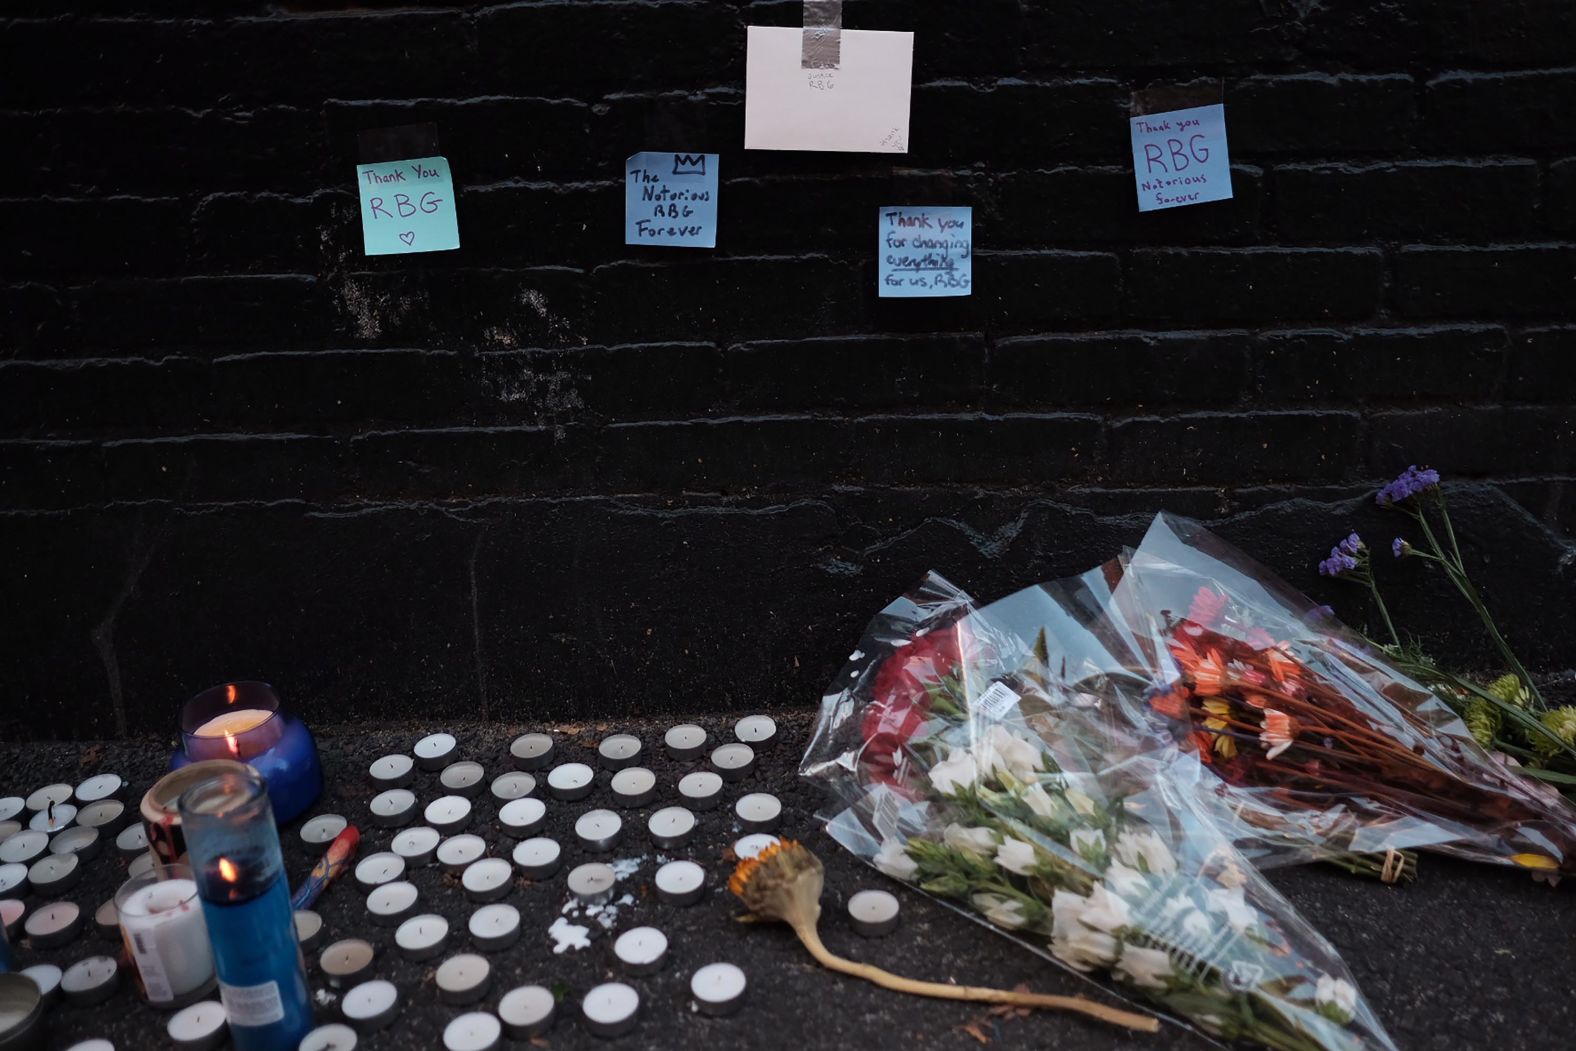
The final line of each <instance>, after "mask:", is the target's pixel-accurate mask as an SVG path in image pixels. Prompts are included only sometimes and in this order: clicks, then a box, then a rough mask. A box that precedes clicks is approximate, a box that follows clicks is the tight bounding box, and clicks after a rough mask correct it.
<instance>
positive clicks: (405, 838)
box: [389, 825, 443, 868]
mask: <svg viewBox="0 0 1576 1051" xmlns="http://www.w3.org/2000/svg"><path fill="white" fill-rule="evenodd" d="M442 839H443V835H442V833H440V832H439V831H438V830H437V829H435V828H431V827H429V826H427V825H417V826H415V827H414V828H407V829H405V830H404V831H402V832H400V833H398V834H397V835H396V836H395V837H394V840H393V842H391V843H390V844H389V849H390V850H392V851H393V852H394V853H396V854H398V855H399V856H400V857H402V858H404V859H405V864H406V866H408V867H410V868H416V867H418V866H421V865H425V864H427V863H429V862H430V861H432V855H433V853H434V852H436V851H437V849H438V844H439V842H441V841H442Z"/></svg>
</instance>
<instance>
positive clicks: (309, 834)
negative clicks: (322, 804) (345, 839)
mask: <svg viewBox="0 0 1576 1051" xmlns="http://www.w3.org/2000/svg"><path fill="white" fill-rule="evenodd" d="M349 824H350V822H349V821H346V820H345V819H344V817H342V816H341V815H339V814H319V815H317V816H316V817H314V818H311V819H309V820H308V821H307V822H306V824H304V825H302V826H301V841H302V842H303V843H306V844H308V845H309V846H318V845H321V844H323V843H331V842H333V839H334V837H335V836H337V835H339V834H340V833H341V832H343V831H345V826H347V825H349Z"/></svg>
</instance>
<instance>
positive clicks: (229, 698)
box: [224, 682, 235, 704]
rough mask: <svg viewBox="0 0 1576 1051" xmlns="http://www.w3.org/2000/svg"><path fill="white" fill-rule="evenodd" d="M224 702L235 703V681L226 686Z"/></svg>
mask: <svg viewBox="0 0 1576 1051" xmlns="http://www.w3.org/2000/svg"><path fill="white" fill-rule="evenodd" d="M224 703H225V704H234V703H235V683H233V682H232V683H230V684H229V685H228V686H226V687H225V688H224Z"/></svg>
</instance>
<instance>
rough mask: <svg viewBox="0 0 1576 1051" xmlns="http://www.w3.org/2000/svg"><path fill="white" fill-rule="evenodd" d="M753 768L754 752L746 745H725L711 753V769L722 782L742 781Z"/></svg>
mask: <svg viewBox="0 0 1576 1051" xmlns="http://www.w3.org/2000/svg"><path fill="white" fill-rule="evenodd" d="M754 766H755V750H754V749H753V748H751V747H750V746H749V745H747V744H725V745H722V746H721V747H718V748H713V749H712V751H711V768H712V769H713V770H715V771H717V773H719V774H721V775H722V779H723V780H724V781H742V780H744V779H745V778H746V777H747V776H749V773H750V770H751V769H753V768H754Z"/></svg>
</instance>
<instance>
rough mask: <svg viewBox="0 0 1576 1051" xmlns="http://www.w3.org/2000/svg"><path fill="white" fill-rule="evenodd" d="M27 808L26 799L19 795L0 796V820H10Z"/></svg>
mask: <svg viewBox="0 0 1576 1051" xmlns="http://www.w3.org/2000/svg"><path fill="white" fill-rule="evenodd" d="M26 809H27V800H25V799H23V798H22V797H21V796H0V821H10V820H11V819H12V818H14V817H16V816H17V815H18V814H21V813H22V811H24V810H26Z"/></svg>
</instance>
